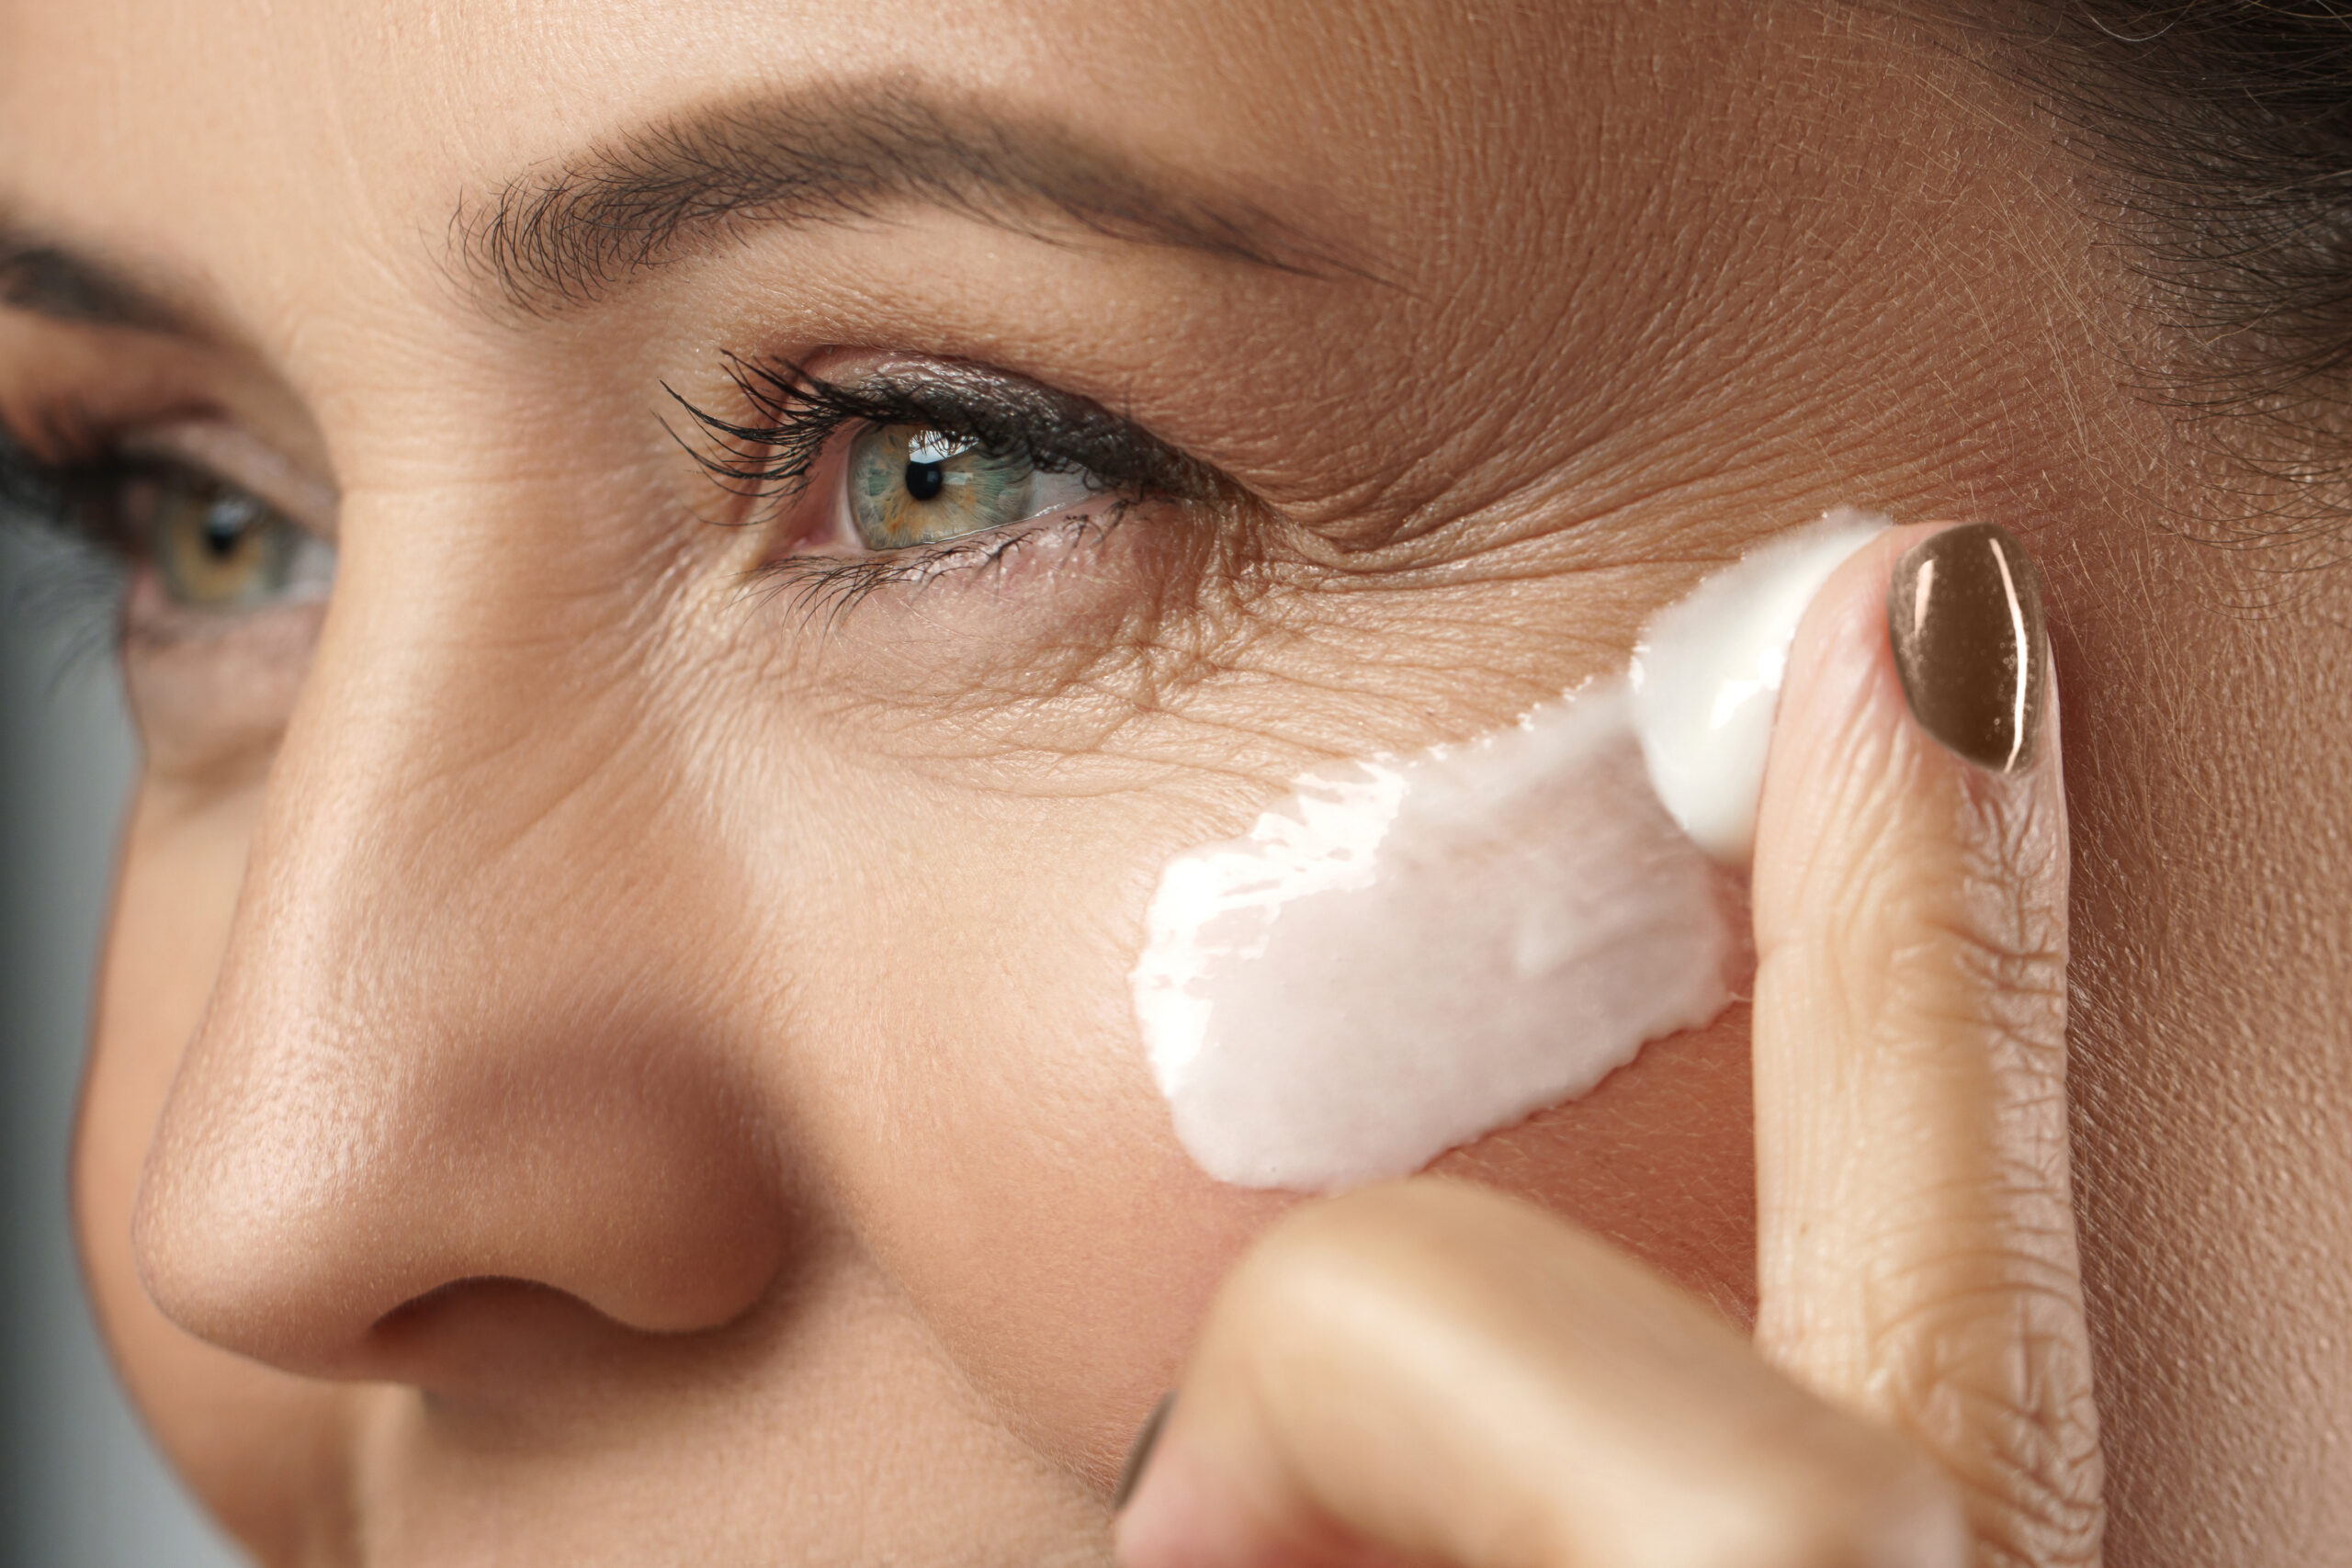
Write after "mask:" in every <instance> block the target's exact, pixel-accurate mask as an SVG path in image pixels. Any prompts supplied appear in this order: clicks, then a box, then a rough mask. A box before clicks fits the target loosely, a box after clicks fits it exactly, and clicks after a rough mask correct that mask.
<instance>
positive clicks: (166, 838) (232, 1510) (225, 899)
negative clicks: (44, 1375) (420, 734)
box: [74, 783, 342, 1556]
mask: <svg viewBox="0 0 2352 1568" xmlns="http://www.w3.org/2000/svg"><path fill="white" fill-rule="evenodd" d="M256 804H257V802H256V801H255V800H254V798H253V797H252V796H251V795H241V796H237V797H232V798H230V799H227V800H225V801H219V802H215V803H213V804H210V805H208V806H206V807H202V808H200V809H198V808H191V807H187V806H185V805H183V804H182V803H181V802H179V801H178V800H176V799H175V798H174V796H173V793H172V792H170V791H167V790H162V789H159V788H158V787H156V786H155V785H154V784H153V783H150V784H147V785H146V786H145V787H143V788H142V789H141V794H140V796H139V799H138V802H137V804H136V806H135V807H134V810H133V814H132V818H131V822H130V830H129V832H128V834H127V835H126V839H125V843H124V852H123V853H124V860H123V871H122V876H121V880H120V883H119V888H118V892H117V897H116V906H115V911H114V919H113V923H112V927H111V929H110V931H109V933H108V940H107V956H106V964H105V969H104V973H103V976H102V978H101V983H100V991H99V1006H98V1022H97V1027H96V1036H95V1038H94V1040H93V1042H92V1055H91V1061H90V1068H89V1073H88V1076H87V1078H86V1080H85V1085H84V1089H83V1099H82V1111H81V1122H80V1127H79V1135H78V1137H77V1138H76V1140H75V1145H74V1219H75V1224H76V1227H77V1230H78V1232H79V1235H80V1241H81V1247H82V1253H83V1261H84V1266H85V1269H86V1270H87V1273H88V1278H89V1281H90V1289H91V1292H92V1295H93V1297H94V1298H95V1304H96V1308H97V1311H98V1315H99V1318H100V1320H101V1322H102V1324H103V1325H104V1327H105V1329H106V1332H107V1340H108V1343H109V1345H110V1347H111V1348H112V1349H113V1351H114V1354H115V1357H116V1359H117V1361H118V1363H119V1367H120V1370H121V1372H122V1375H123V1378H124V1381H125V1382H126V1383H127V1384H128V1385H129V1387H130V1393H131V1395H132V1397H133V1398H134V1399H135V1400H136V1401H137V1402H138V1404H139V1405H140V1408H141V1411H142V1412H143V1413H144V1415H145V1416H146V1417H147V1419H148V1422H149V1425H150V1426H151V1427H152V1428H153V1431H154V1433H155V1436H156V1438H157V1439H158V1440H159V1441H160V1442H161V1443H162V1444H163V1446H164V1450H165V1451H166V1452H167V1453H168V1454H169V1455H170V1456H171V1458H172V1460H173V1462H174V1463H175V1465H177V1466H178V1467H179V1469H180V1471H181V1472H182V1474H183V1475H185V1476H186V1477H187V1480H188V1481H189V1483H190V1484H191V1485H193V1486H194V1487H195V1488H196V1490H197V1491H198V1494H199V1495H201V1496H202V1497H203V1499H204V1501H205V1502H206V1504H207V1505H208V1506H209V1507H211V1508H212V1509H213V1510H214V1511H215V1512H216V1513H217V1514H218V1515H219V1516H220V1518H221V1519H222V1521H223V1522H224V1523H225V1524H226V1525H227V1526H228V1527H229V1528H230V1529H232V1531H233V1532H235V1533H236V1534H237V1535H238V1536H239V1537H240V1538H242V1539H243V1540H246V1541H247V1542H249V1543H251V1544H254V1546H255V1547H256V1548H258V1549H260V1550H262V1551H264V1553H265V1555H272V1554H273V1553H274V1554H275V1555H277V1556H283V1555H286V1554H287V1551H288V1548H290V1547H291V1546H292V1545H294V1544H295V1543H296V1542H297V1541H298V1540H300V1539H301V1537H302V1535H303V1534H304V1533H306V1531H308V1530H309V1529H313V1528H320V1527H321V1526H322V1525H323V1524H324V1522H323V1521H320V1522H317V1523H313V1524H306V1523H305V1521H304V1510H305V1508H306V1506H310V1505H306V1504H305V1502H304V1499H318V1498H332V1497H334V1496H336V1495H339V1483H337V1481H336V1480H335V1476H336V1473H337V1472H338V1471H339V1469H340V1466H341V1462H342V1459H341V1453H340V1439H339V1438H337V1437H336V1435H335V1434H336V1431H337V1430H338V1428H339V1425H340V1422H339V1415H340V1399H341V1397H342V1396H338V1395H336V1394H334V1393H329V1392H327V1391H325V1390H324V1389H323V1388H322V1386H321V1385H319V1384H315V1383H305V1382H300V1381H298V1380H296V1379H293V1378H288V1377H284V1376H281V1375H279V1374H277V1373H275V1372H271V1371H266V1370H264V1369H263V1368H261V1367H259V1366H257V1365H255V1364H254V1362H251V1361H248V1360H244V1359H241V1358H238V1357H235V1356H231V1355H229V1354H227V1353H225V1352H223V1351H221V1350H219V1349H216V1348H213V1347H211V1346H209V1345H206V1344H204V1343H203V1342H202V1341H200V1340H198V1339H196V1338H194V1337H190V1336H189V1335H187V1334H186V1333H184V1332H182V1331H181V1330H180V1329H178V1328H177V1327H175V1326H174V1325H172V1324H171V1323H170V1322H168V1321H167V1320H166V1319H165V1318H164V1316H163V1314H161V1313H159V1312H158V1311H157V1310H156V1309H155V1306H154V1303H153V1302H152V1301H150V1300H149V1298H148V1296H147V1293H146V1291H145V1289H144V1288H143V1287H142V1286H141V1283H140V1280H139V1277H138V1271H137V1268H136V1266H135V1264H134V1262H133V1259H132V1256H131V1247H130V1217H131V1209H132V1206H133V1204H134V1202H135V1201H136V1199H137V1195H138V1188H139V1179H140V1172H141V1168H142V1166H143V1164H144V1162H145V1159H146V1155H147V1147H148V1144H149V1140H150V1139H151V1137H152V1136H153V1131H154V1127H155V1122H156V1118H157V1116H158V1115H159V1114H160V1113H161V1111H162V1110H163V1105H164V1099H165V1097H166V1096H167V1095H168V1094H169V1092H170V1089H171V1084H172V1078H173V1075H174V1074H175V1072H176V1071H177V1070H178V1067H179V1063H180V1057H181V1055H182V1053H183V1051H184V1050H185V1049H186V1046H187V1041H188V1039H189V1037H190V1036H191V1035H192V1034H193V1033H194V1032H195V1030H196V1027H197V1024H198V1020H199V1019H200V1018H201V1016H202V1014H203V1011H204V1008H205V1004H206V1001H207V999H208V998H209V996H210V994H211V991H212V986H213V981H214V977H215V976H216V975H217V974H218V972H219V969H220V955H221V951H222V947H223V945H224V943H225V942H226V940H227V935H228V928H229V919H230V916H231V913H232V908H233V906H234V904H235V900H236V895H237V888H238V885H239V882H240V881H241V879H242V877H243V872H244V863H245V853H246V845H247V842H248V840H249V837H250V833H251V829H252V820H253V812H254V807H255V805H256Z"/></svg>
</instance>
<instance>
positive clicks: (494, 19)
mask: <svg viewBox="0 0 2352 1568" xmlns="http://www.w3.org/2000/svg"><path fill="white" fill-rule="evenodd" d="M1709 9H1712V7H1711V6H1694V7H1686V8H1685V9H1684V11H1683V12H1682V13H1681V14H1679V15H1676V16H1673V17H1668V16H1666V15H1663V14H1649V13H1645V14H1644V15H1643V16H1641V17H1633V16H1630V15H1629V13H1628V10H1627V9H1626V8H1621V7H1616V6H1555V7H1550V8H1547V9H1543V10H1542V11H1541V13H1540V14H1530V13H1529V12H1527V11H1526V10H1524V9H1521V10H1520V11H1519V12H1517V13H1515V14H1510V15H1509V16H1508V17H1507V19H1504V20H1500V21H1498V20H1497V19H1495V18H1492V17H1470V16H1468V15H1467V14H1465V13H1464V11H1463V10H1462V9H1461V8H1460V7H1458V6H1453V5H1452V4H1448V3H1445V0H1421V3H1414V0H1404V3H1391V4H1387V5H1382V6H1346V7H1324V6H1278V5H1265V6H1245V5H1203V4H1198V3H1195V0H1160V3H1151V0H1136V3H1127V4H1122V5H1118V6H1102V5H1097V4H1085V3H1080V0H979V3H965V4H957V5H954V6H925V5H915V4H903V3H899V4H894V3H890V0H880V3H869V4H862V5H854V6H842V5H816V4H808V5H797V4H791V3H788V0H787V3H775V0H757V3H740V4H731V5H730V4H701V3H684V0H677V3H662V0H652V3H648V0H537V3H531V4H508V5H503V6H474V5H449V4H432V3H417V0H277V3H270V0H211V3H209V4H203V3H198V4H191V5H186V6H169V7H156V6H145V5H141V4H139V3H138V0H88V3H85V0H75V3H72V4H66V3H62V0H0V203H6V210H8V211H12V212H15V213H18V214H22V215H25V216H26V217H28V218H29V219H30V220H33V221H35V222H36V223H38V224H39V225H40V227H41V228H42V229H43V230H44V231H49V230H62V231H66V232H67V233H68V234H69V236H70V237H71V238H74V239H75V240H76V241H79V242H82V243H89V244H92V245H100V246H103V247H105V248H106V249H107V250H108V251H109V252H113V253H122V254H129V255H131V256H133V257H134V258H135V259H137V260H139V261H141V262H142V263H147V264H151V265H153V267H155V268H156V269H158V270H160V271H164V272H168V273H170V274H173V275H175V276H184V277H188V278H201V279H204V280H205V281H206V283H207V284H208V286H209V287H211V288H217V289H220V290H221V291H223V292H232V293H234V292H242V291H250V294H251V296H252V298H251V300H250V304H251V306H252V307H253V308H254V309H256V310H266V302H267V301H284V300H287V299H292V298H297V297H299V296H300V295H301V294H303V293H307V292H308V291H309V286H314V285H315V284H316V281H317V277H316V276H314V275H321V274H323V275H326V276H334V277H339V278H342V279H344V280H345V287H346V288H347V287H348V280H349V279H351V278H352V277H353V276H356V269H360V268H363V267H364V269H365V270H366V272H367V273H368V274H372V275H377V276H383V275H385V274H387V273H388V272H389V273H390V275H391V276H393V277H396V278H399V279H401V281H403V282H404V283H405V284H406V286H407V287H409V288H415V289H423V290H429V289H430V288H434V287H435V286H436V285H437V284H438V283H439V282H440V281H441V280H442V279H441V276H440V275H441V274H442V273H443V272H444V271H445V270H446V262H447V254H448V249H449V242H450V240H451V238H452V235H453V232H455V231H456V230H457V228H458V225H459V222H460V218H461V215H462V214H463V213H465V212H467V211H469V210H472V211H479V210H481V206H482V204H483V202H484V201H485V200H486V199H490V198H493V197H495V196H496V194H497V193H499V192H501V191H503V190H507V189H511V188H513V187H514V186H515V184H516V182H518V181H522V182H527V181H529V180H530V179H531V178H533V177H534V176H535V175H546V174H547V173H548V172H549V171H551V170H555V169H558V168H560V166H561V165H562V164H563V162H564V160H565V159H566V158H567V157H569V156H571V154H573V153H574V152H577V151H578V150H580V149H583V148H591V147H596V146H600V145H602V146H610V145H612V144H614V143H616V141H622V140H624V139H627V138H628V137H630V136H632V135H636V134H639V133H641V132H642V131H643V130H645V128H648V127H659V126H662V125H663V124H665V123H667V122H669V121H672V120H673V119H674V118H676V117H678V116H680V115H682V114H688V113H691V112H694V111H695V110H696V109H698V108H702V107H708V106H712V105H717V104H724V103H729V102H743V101H752V100H758V101H763V102H775V101H786V102H788V101H791V100H793V99H794V98H796V97H801V96H809V95H830V96H831V97H833V98H834V99H836V100H839V101H845V102H848V103H852V104H854V102H855V101H856V100H857V99H858V98H859V96H861V95H867V96H873V95H877V94H879V93H882V92H886V91H900V90H905V89H908V88H910V87H911V88H913V89H916V90H921V91H925V92H931V93H936V94H941V95H947V96H954V97H956V99H958V100H960V101H966V102H969V103H974V104H978V105H980V106H983V107H987V108H989V109H991V110H1000V111H1002V112H1005V113H1008V114H1010V115H1012V116H1014V117H1016V118H1029V119H1032V120H1041V121H1050V122H1053V123H1056V124H1060V125H1066V126H1068V127H1069V128H1070V130H1072V131H1073V133H1074V134H1075V135H1077V136H1078V137H1080V139H1082V140H1083V141H1086V142H1087V143H1088V144H1090V145H1099V146H1102V147H1105V148H1109V149H1113V150H1114V151H1116V152H1118V153H1120V154H1121V155H1123V156H1125V157H1128V158H1131V159H1134V160H1136V161H1139V162H1141V163H1143V164H1147V165H1148V166H1153V167H1159V168H1165V169H1170V170H1176V171H1181V172H1182V173H1183V174H1185V175H1188V176H1195V177H1197V179H1198V181H1200V182H1202V183H1203V184H1204V185H1207V186H1230V187H1233V188H1236V189H1238V190H1240V191H1243V192H1246V193H1247V194H1248V195H1249V196H1250V197H1251V198H1252V199H1254V200H1257V201H1259V202H1260V203H1261V205H1268V206H1272V207H1274V208H1278V209H1285V210H1288V211H1292V212H1296V213H1299V214H1302V215H1311V216H1314V217H1316V218H1319V219H1321V220H1324V221H1325V222H1326V223H1327V224H1328V225H1329V226H1330V227H1331V228H1333V229H1336V230H1338V231H1343V232H1346V233H1349V234H1350V235H1351V237H1352V238H1354V239H1357V240H1361V241H1365V242H1367V243H1377V242H1393V241H1396V240H1397V239H1398V238H1400V235H1399V234H1398V231H1399V230H1400V229H1405V230H1408V232H1407V233H1405V234H1403V235H1402V236H1401V238H1402V239H1403V241H1404V247H1405V249H1406V250H1408V251H1409V252H1411V253H1413V254H1414V255H1415V256H1418V255H1419V254H1421V253H1424V252H1426V251H1428V250H1429V249H1430V248H1431V246H1432V245H1433V244H1434V243H1436V242H1439V241H1441V240H1442V239H1443V238H1444V237H1445V236H1446V235H1447V233H1449V232H1450V231H1458V221H1449V220H1458V219H1459V218H1460V216H1461V215H1462V214H1463V213H1464V212H1465V211H1468V210H1472V209H1480V208H1484V209H1486V210H1485V213H1484V216H1485V217H1486V219H1487V220H1488V221H1489V223H1490V225H1491V224H1493V223H1494V222H1495V221H1496V220H1498V219H1501V220H1507V219H1508V216H1509V210H1510V209H1504V210H1503V211H1502V212H1501V213H1498V212H1496V211H1495V210H1494V209H1492V206H1491V203H1492V201H1493V198H1494V197H1497V196H1498V195H1499V194H1501V191H1500V186H1503V185H1505V184H1507V183H1508V172H1509V169H1508V166H1510V165H1526V164H1530V163H1531V162H1537V163H1542V164H1544V180H1545V184H1546V186H1547V194H1546V197H1545V199H1546V201H1547V202H1548V203H1550V204H1552V205H1554V206H1566V205H1568V204H1570V203H1571V202H1572V201H1574V200H1575V199H1577V195H1576V193H1577V190H1578V189H1579V188H1581V187H1585V186H1591V185H1593V184H1595V183H1596V182H1597V181H1598V179H1599V177H1600V175H1601V173H1602V172H1603V171H1604V170H1605V169H1606V168H1608V167H1610V166H1611V165H1610V164H1608V163H1607V162H1606V161H1604V160H1600V159H1598V158H1595V157H1589V156H1588V157H1567V158H1566V159H1563V157H1562V156H1561V154H1562V153H1563V152H1567V151H1568V150H1570V149H1573V148H1578V147H1580V148H1581V149H1582V151H1583V152H1586V153H1597V152H1600V150H1601V146H1600V144H1601V142H1602V141H1605V140H1607V139H1608V138H1610V137H1611V136H1612V135H1617V134H1620V131H1619V130H1617V128H1618V127H1621V126H1622V125H1624V124H1627V123H1630V121H1629V120H1628V116H1629V115H1630V116H1634V117H1636V118H1641V119H1660V118H1665V119H1671V118H1685V119H1687V118H1689V117H1690V116H1691V113H1692V112H1693V110H1694V109H1695V107H1697V106H1698V105H1699V103H1700V102H1701V101H1702V99H1701V96H1700V94H1699V93H1698V92H1697V91H1686V92H1678V90H1677V87H1676V83H1675V81H1674V73H1673V72H1670V71H1669V72H1668V73H1664V74H1661V73H1660V71H1659V70H1658V68H1657V67H1658V65H1659V62H1661V61H1664V60H1668V59H1671V58H1673V57H1676V56H1681V57H1684V66H1685V74H1686V75H1696V74H1698V73H1700V71H1701V68H1702V63H1703V62H1700V61H1698V60H1697V59H1696V57H1695V56H1694V55H1693V54H1692V51H1691V47H1690V46H1691V40H1692V39H1710V38H1713V39H1714V40H1715V42H1716V43H1717V44H1718V45H1720V46H1721V47H1723V48H1732V47H1736V45H1734V44H1732V43H1731V42H1730V41H1729V40H1730V33H1729V32H1718V33H1716V34H1713V35H1711V34H1710V33H1709V31H1708V28H1707V27H1706V26H1705V25H1704V18H1702V17H1701V16H1700V15H1699V13H1700V12H1701V11H1704V10H1709ZM1738 30H1739V29H1737V28H1733V29H1731V31H1732V32H1736V31H1738ZM1677 35H1680V36H1677ZM1718 52H1720V49H1719V50H1718ZM1637 59H1638V61H1641V62H1646V63H1645V64H1642V66H1641V68H1640V69H1639V70H1638V71H1635V72H1634V73H1633V76H1632V77H1629V75H1628V68H1629V67H1630V66H1633V65H1634V64H1636V63H1637ZM1634 78H1638V80H1639V81H1640V83H1641V86H1640V88H1639V90H1638V92H1635V93H1632V94H1628V93H1624V92H1621V91H1619V90H1618V88H1617V86H1616V84H1622V83H1625V82H1627V81H1629V80H1632V79H1634ZM1564 88H1566V89H1568V90H1566V91H1564V90H1563V89H1564ZM1531 111H1537V112H1536V113H1534V114H1531ZM1727 150H1728V149H1727ZM1499 237H1500V233H1499V229H1498V228H1495V227H1490V228H1489V229H1488V230H1487V232H1486V233H1485V234H1484V235H1483V238H1484V239H1485V240H1486V241H1487V242H1489V243H1491V242H1493V241H1494V240H1496V239H1498V238H1499ZM1391 259H1393V258H1391ZM1412 259H1413V258H1412V257H1408V263H1409V262H1410V261H1411V260H1412Z"/></svg>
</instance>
